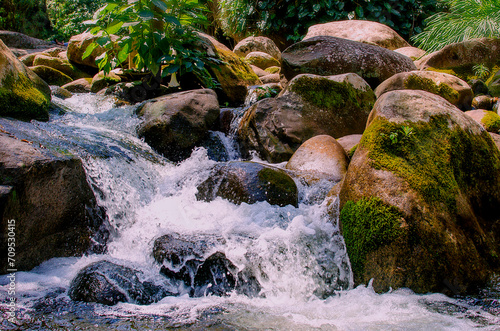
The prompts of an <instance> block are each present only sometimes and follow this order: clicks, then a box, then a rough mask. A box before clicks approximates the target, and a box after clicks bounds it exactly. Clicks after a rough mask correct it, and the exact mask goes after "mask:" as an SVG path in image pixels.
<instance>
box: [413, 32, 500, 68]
mask: <svg viewBox="0 0 500 331" xmlns="http://www.w3.org/2000/svg"><path fill="white" fill-rule="evenodd" d="M476 64H482V65H485V66H491V67H493V66H494V65H496V64H500V39H495V38H479V39H471V40H466V41H462V42H459V43H453V44H450V45H447V46H445V47H443V48H442V49H440V50H439V51H436V52H434V53H431V54H429V55H426V56H424V57H423V58H421V59H420V60H418V61H417V62H416V65H417V67H418V68H419V69H420V70H446V69H449V70H453V71H454V72H455V73H457V72H460V71H462V72H463V71H464V70H465V71H469V72H470V73H471V75H473V74H472V67H473V66H474V65H476Z"/></svg>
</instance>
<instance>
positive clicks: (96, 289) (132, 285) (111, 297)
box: [68, 261, 169, 306]
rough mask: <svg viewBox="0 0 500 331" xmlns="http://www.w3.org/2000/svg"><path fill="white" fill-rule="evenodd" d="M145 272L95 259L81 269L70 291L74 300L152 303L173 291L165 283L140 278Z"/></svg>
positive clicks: (110, 302)
mask: <svg viewBox="0 0 500 331" xmlns="http://www.w3.org/2000/svg"><path fill="white" fill-rule="evenodd" d="M140 274H141V272H140V271H138V270H134V269H132V268H128V267H124V266H121V265H117V264H114V263H111V262H108V261H99V262H95V263H92V264H90V265H88V266H86V267H85V268H83V269H82V270H80V271H79V272H78V274H77V275H76V277H75V278H74V279H73V280H72V281H71V284H70V288H69V291H68V295H69V297H70V298H71V299H72V300H74V301H83V302H96V303H101V304H104V305H108V306H113V305H116V304H117V303H119V302H131V303H136V304H140V305H148V304H151V303H154V302H158V301H160V300H161V299H163V298H164V297H165V296H167V295H169V293H168V292H167V291H166V290H165V289H164V288H163V287H161V286H158V285H155V284H153V283H151V282H142V281H141V280H140V279H139V276H140Z"/></svg>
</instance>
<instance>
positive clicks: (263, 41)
mask: <svg viewBox="0 0 500 331" xmlns="http://www.w3.org/2000/svg"><path fill="white" fill-rule="evenodd" d="M233 52H234V53H235V54H236V55H238V56H240V57H246V56H247V55H248V53H251V52H264V53H267V54H269V55H271V56H272V57H273V58H275V59H277V60H278V61H281V52H280V50H279V48H278V46H276V44H275V43H274V41H272V40H271V39H270V38H267V37H247V38H245V39H243V40H241V41H240V42H239V43H238V44H236V46H234V49H233Z"/></svg>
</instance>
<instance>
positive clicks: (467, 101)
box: [375, 71, 474, 110]
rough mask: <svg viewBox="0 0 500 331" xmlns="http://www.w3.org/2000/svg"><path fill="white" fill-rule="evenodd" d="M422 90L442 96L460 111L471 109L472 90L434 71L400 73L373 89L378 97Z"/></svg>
mask: <svg viewBox="0 0 500 331" xmlns="http://www.w3.org/2000/svg"><path fill="white" fill-rule="evenodd" d="M404 89H406V90H422V91H427V92H431V93H434V94H437V95H440V96H442V97H443V98H445V99H446V100H448V101H449V102H451V103H452V104H454V105H455V106H457V107H458V108H460V109H462V110H468V109H471V102H472V98H473V95H474V94H473V93H472V89H471V88H470V86H469V85H468V84H467V83H466V82H465V81H463V80H461V79H460V78H458V77H455V76H453V75H450V74H446V73H441V72H434V71H411V72H402V73H399V74H396V75H394V76H392V77H391V78H389V79H387V80H385V81H384V82H383V83H382V84H380V85H379V86H378V87H377V88H376V89H375V95H376V96H377V98H378V97H380V96H381V95H382V94H384V93H385V92H388V91H394V90H404Z"/></svg>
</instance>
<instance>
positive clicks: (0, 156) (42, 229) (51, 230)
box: [0, 134, 106, 273]
mask: <svg viewBox="0 0 500 331" xmlns="http://www.w3.org/2000/svg"><path fill="white" fill-rule="evenodd" d="M0 185H3V186H7V187H9V189H8V193H7V201H6V204H5V208H4V211H3V213H2V215H0V216H1V230H2V233H7V226H8V221H9V220H15V234H16V263H15V265H16V268H17V269H18V270H30V269H31V268H33V267H35V266H37V265H38V264H40V263H42V262H43V261H45V260H48V259H50V258H53V257H66V256H79V255H82V254H84V253H85V252H88V251H94V252H100V251H102V250H103V249H104V244H105V242H104V241H105V239H106V231H105V229H104V228H103V227H102V224H103V219H104V217H105V216H104V213H103V211H102V210H101V208H99V207H98V206H97V204H96V199H95V197H94V194H93V192H92V190H91V188H90V185H89V183H88V182H87V178H86V175H85V171H84V169H83V165H82V162H81V160H80V159H78V158H75V157H70V156H63V155H61V154H58V153H52V152H49V151H48V150H46V149H39V148H35V147H33V146H32V145H30V144H29V143H27V142H23V141H21V140H18V139H15V138H13V137H10V136H8V135H5V134H0ZM6 239H7V237H3V240H2V245H1V250H2V251H1V254H2V255H1V258H2V261H3V262H2V268H6V267H7V263H6V261H5V260H6V259H7V243H6ZM4 240H5V242H4ZM4 262H5V263H4ZM4 272H5V269H2V271H0V273H4Z"/></svg>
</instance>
